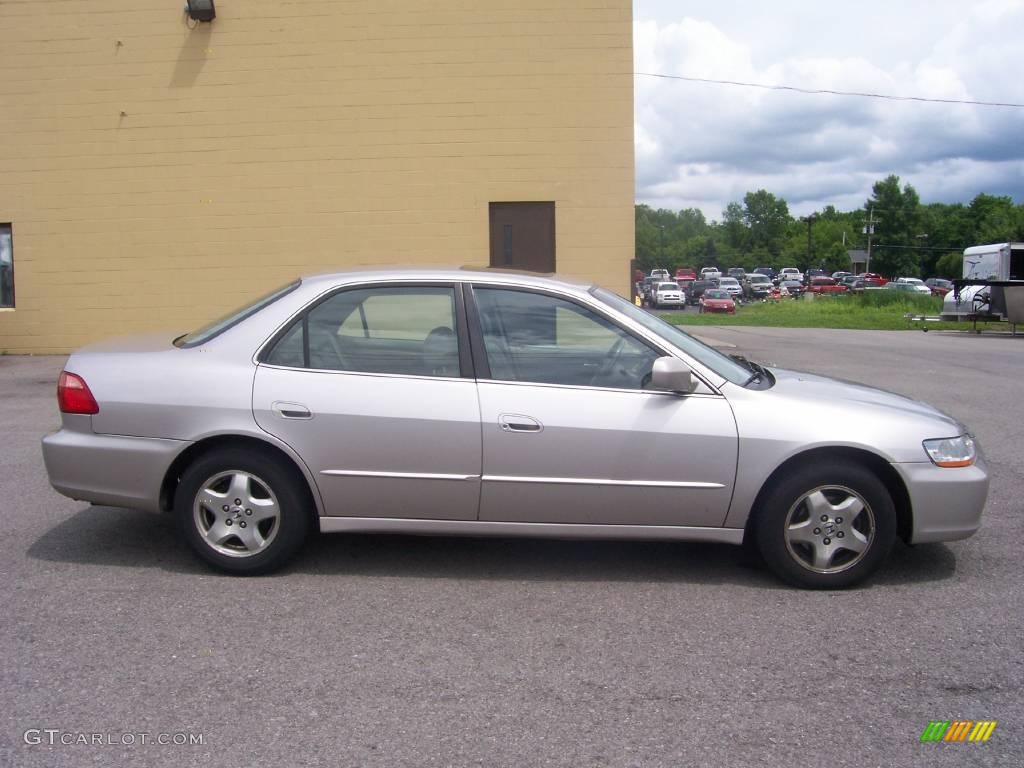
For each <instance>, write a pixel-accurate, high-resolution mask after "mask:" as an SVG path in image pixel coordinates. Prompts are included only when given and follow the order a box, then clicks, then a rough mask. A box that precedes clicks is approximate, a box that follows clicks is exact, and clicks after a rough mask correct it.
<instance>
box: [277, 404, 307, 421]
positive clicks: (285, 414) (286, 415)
mask: <svg viewBox="0 0 1024 768" xmlns="http://www.w3.org/2000/svg"><path fill="white" fill-rule="evenodd" d="M270 409H271V410H272V411H273V412H274V413H276V414H277V415H278V416H280V417H281V418H282V419H312V418H313V413H312V412H311V411H310V410H309V408H307V407H306V406H304V405H303V404H302V403H286V402H282V401H280V400H278V401H277V402H276V403H274V404H273V405H272V406H270Z"/></svg>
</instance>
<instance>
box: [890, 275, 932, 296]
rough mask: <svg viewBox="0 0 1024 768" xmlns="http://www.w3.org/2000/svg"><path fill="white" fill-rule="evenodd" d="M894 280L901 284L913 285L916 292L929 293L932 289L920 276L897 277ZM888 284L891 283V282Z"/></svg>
mask: <svg viewBox="0 0 1024 768" xmlns="http://www.w3.org/2000/svg"><path fill="white" fill-rule="evenodd" d="M895 282H896V283H900V284H902V285H908V286H913V288H914V291H915V292H916V293H920V294H929V295H931V293H932V289H931V288H930V287H929V286H926V285H925V281H923V280H921V279H920V278H897V279H896V281H895ZM889 285H892V283H890V284H889Z"/></svg>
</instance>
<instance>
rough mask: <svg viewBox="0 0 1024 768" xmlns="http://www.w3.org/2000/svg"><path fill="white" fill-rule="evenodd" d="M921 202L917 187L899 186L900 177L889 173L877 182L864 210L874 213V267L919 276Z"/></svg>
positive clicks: (885, 272) (872, 259)
mask: <svg viewBox="0 0 1024 768" xmlns="http://www.w3.org/2000/svg"><path fill="white" fill-rule="evenodd" d="M920 204H921V200H920V198H919V197H918V194H917V190H915V189H914V188H913V187H912V186H911V185H910V184H904V185H903V187H902V188H901V187H900V177H899V176H896V175H890V176H887V177H886V178H885V179H884V180H882V181H876V182H875V184H874V186H873V187H872V195H871V197H870V198H869V199H868V200H867V202H865V203H864V210H865V211H867V212H869V215H873V217H874V220H875V235H874V243H875V245H874V246H873V248H872V253H871V269H872V271H874V272H879V273H881V274H883V275H887V276H890V277H896V276H897V275H917V274H919V273H920V271H921V264H920V260H919V258H918V251H917V250H916V249H917V248H918V247H920V246H919V243H920V240H919V238H918V235H919V234H922V233H921V231H920V226H921V224H920V211H919V208H920Z"/></svg>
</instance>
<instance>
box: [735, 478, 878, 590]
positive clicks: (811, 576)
mask: <svg viewBox="0 0 1024 768" xmlns="http://www.w3.org/2000/svg"><path fill="white" fill-rule="evenodd" d="M844 508H846V509H848V510H849V514H844ZM755 515H756V517H755V520H754V532H755V535H756V541H757V546H758V549H759V550H760V552H761V556H762V557H763V558H764V561H765V563H766V564H767V565H768V567H769V569H770V570H772V571H773V572H774V573H775V575H777V576H778V577H780V578H781V579H783V580H784V581H787V582H789V583H790V584H794V585H796V586H798V587H804V588H806V589H843V588H845V587H850V586H853V585H854V584H857V583H859V582H861V581H863V580H864V579H866V578H867V577H869V576H870V575H871V574H872V573H874V572H875V571H876V570H878V567H879V566H880V565H881V564H882V562H883V561H884V560H885V558H886V557H887V556H888V554H889V551H890V549H892V545H893V542H894V541H895V540H896V508H895V506H894V505H893V501H892V497H891V496H890V495H889V492H888V490H887V489H886V487H885V485H884V484H883V483H882V481H881V480H879V479H878V477H877V475H875V474H874V473H873V472H872V471H871V470H869V469H867V468H866V467H864V466H861V465H859V464H847V463H844V462H839V461H835V460H826V461H822V462H820V463H815V464H812V465H809V466H806V467H802V468H800V469H799V470H797V471H796V472H794V473H792V474H791V475H789V476H788V477H784V478H782V479H781V480H780V481H779V482H777V483H776V484H775V485H774V487H772V488H771V489H769V491H768V493H767V494H766V495H765V497H764V498H763V500H762V502H761V503H760V504H759V507H758V509H757V510H756V511H755ZM823 518H824V519H823Z"/></svg>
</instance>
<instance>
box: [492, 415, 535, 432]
mask: <svg viewBox="0 0 1024 768" xmlns="http://www.w3.org/2000/svg"><path fill="white" fill-rule="evenodd" d="M498 424H499V425H500V426H501V431H502V432H542V431H543V430H544V425H543V424H541V423H540V422H539V421H537V419H535V418H533V417H532V416H523V415H521V414H518V413H503V414H501V415H500V416H499V417H498Z"/></svg>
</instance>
